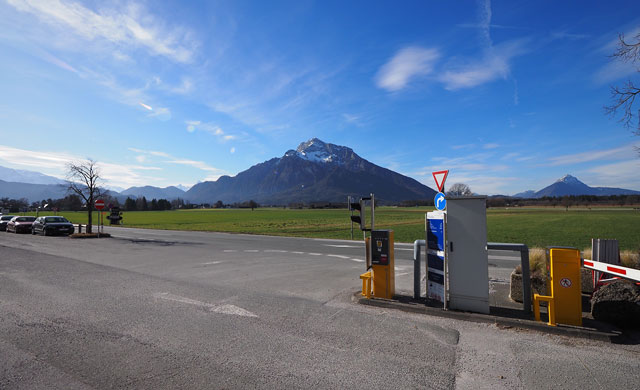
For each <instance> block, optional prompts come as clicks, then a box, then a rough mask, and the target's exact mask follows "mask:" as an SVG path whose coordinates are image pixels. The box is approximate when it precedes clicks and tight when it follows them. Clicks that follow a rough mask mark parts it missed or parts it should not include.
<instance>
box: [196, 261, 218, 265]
mask: <svg viewBox="0 0 640 390" xmlns="http://www.w3.org/2000/svg"><path fill="white" fill-rule="evenodd" d="M220 263H222V262H221V261H210V262H208V263H200V265H213V264H220Z"/></svg>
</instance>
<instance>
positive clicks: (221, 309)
mask: <svg viewBox="0 0 640 390" xmlns="http://www.w3.org/2000/svg"><path fill="white" fill-rule="evenodd" d="M153 296H154V297H156V298H160V299H164V300H167V301H174V302H180V303H186V304H187V305H193V306H199V307H204V308H207V309H209V311H211V312H213V313H220V314H231V315H236V316H242V317H258V316H257V315H255V314H253V313H252V312H250V311H248V310H245V309H243V308H241V307H238V306H235V305H228V304H225V305H214V304H211V303H206V302H202V301H196V300H195V299H190V298H185V297H181V296H179V295H174V294H170V293H166V292H165V293H156V294H153Z"/></svg>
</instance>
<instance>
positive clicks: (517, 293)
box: [509, 270, 547, 303]
mask: <svg viewBox="0 0 640 390" xmlns="http://www.w3.org/2000/svg"><path fill="white" fill-rule="evenodd" d="M530 281H531V302H533V294H539V295H547V278H546V277H544V276H542V275H531V276H530ZM522 296H523V295H522V274H521V273H518V272H516V270H514V271H513V272H511V286H510V291H509V298H511V299H512V300H514V301H516V302H520V303H522Z"/></svg>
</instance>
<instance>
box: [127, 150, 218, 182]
mask: <svg viewBox="0 0 640 390" xmlns="http://www.w3.org/2000/svg"><path fill="white" fill-rule="evenodd" d="M129 150H130V151H132V152H135V153H140V154H141V155H150V156H156V157H162V158H163V160H162V162H163V163H166V164H176V165H186V166H190V167H193V168H197V169H200V170H202V171H205V172H210V173H212V174H210V175H209V176H207V178H206V180H216V179H217V178H218V177H220V176H222V175H224V174H226V173H227V172H226V171H224V170H223V169H220V168H216V167H213V166H211V165H209V164H207V163H205V162H203V161H196V160H191V159H186V158H180V157H175V156H172V155H171V154H169V153H165V152H161V151H157V150H144V149H138V148H129ZM136 158H137V157H136Z"/></svg>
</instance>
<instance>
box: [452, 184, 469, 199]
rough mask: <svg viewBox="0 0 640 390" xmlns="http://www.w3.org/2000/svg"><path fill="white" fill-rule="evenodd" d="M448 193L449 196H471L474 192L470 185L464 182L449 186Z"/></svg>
mask: <svg viewBox="0 0 640 390" xmlns="http://www.w3.org/2000/svg"><path fill="white" fill-rule="evenodd" d="M447 195H449V196H471V195H473V192H472V191H471V188H469V186H468V185H466V184H464V183H456V184H454V185H452V186H451V187H450V188H449V191H447Z"/></svg>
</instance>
